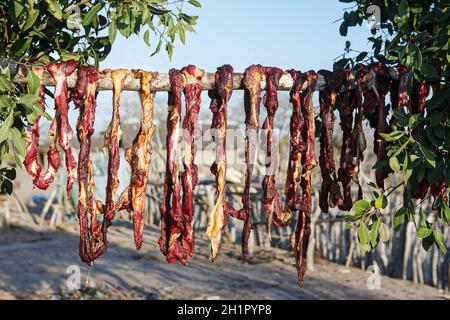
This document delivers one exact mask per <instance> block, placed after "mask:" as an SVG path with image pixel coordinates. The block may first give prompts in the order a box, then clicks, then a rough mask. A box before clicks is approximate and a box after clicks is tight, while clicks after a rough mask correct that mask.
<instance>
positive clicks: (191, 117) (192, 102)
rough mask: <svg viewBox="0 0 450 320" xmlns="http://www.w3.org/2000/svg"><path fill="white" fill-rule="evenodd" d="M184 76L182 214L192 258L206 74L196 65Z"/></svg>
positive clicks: (184, 71)
mask: <svg viewBox="0 0 450 320" xmlns="http://www.w3.org/2000/svg"><path fill="white" fill-rule="evenodd" d="M181 73H182V74H183V75H184V78H185V80H186V83H185V87H184V96H185V98H186V113H185V115H184V118H183V122H182V125H181V128H182V130H183V140H184V158H183V166H184V171H183V173H182V175H181V180H182V184H183V198H182V211H183V215H184V230H183V236H182V244H183V248H184V250H185V251H186V253H187V254H188V257H190V256H192V255H193V254H194V230H193V229H192V221H193V218H194V203H193V192H194V189H195V186H196V185H197V181H198V167H197V165H196V164H195V162H194V161H195V154H196V151H197V150H196V149H197V148H196V146H195V139H197V138H199V137H200V136H201V133H202V130H201V128H200V127H199V125H198V123H197V118H198V112H199V111H200V105H201V103H202V98H201V94H202V84H201V80H202V78H203V75H204V74H205V72H204V71H203V70H201V69H199V68H197V67H195V66H193V65H189V66H187V67H184V68H183V69H181Z"/></svg>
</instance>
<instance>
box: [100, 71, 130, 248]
mask: <svg viewBox="0 0 450 320" xmlns="http://www.w3.org/2000/svg"><path fill="white" fill-rule="evenodd" d="M104 73H105V75H110V76H111V79H112V83H113V112H112V118H111V122H110V123H109V126H108V129H107V131H106V134H105V147H106V148H107V149H108V156H109V159H108V177H107V184H106V200H105V205H104V216H103V223H102V229H103V230H102V232H103V241H104V243H105V245H106V244H107V240H106V232H107V229H108V228H109V226H111V224H112V221H113V220H114V215H115V207H116V199H115V193H116V190H117V188H118V187H119V177H118V170H119V165H120V157H119V141H120V135H121V131H120V94H121V93H122V90H123V87H124V85H125V79H126V77H127V76H128V75H129V74H130V71H129V70H125V69H117V70H112V71H111V70H105V72H104ZM103 250H106V246H105V247H104V249H103ZM99 254H101V253H99Z"/></svg>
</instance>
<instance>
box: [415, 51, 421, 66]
mask: <svg viewBox="0 0 450 320" xmlns="http://www.w3.org/2000/svg"><path fill="white" fill-rule="evenodd" d="M421 66H422V52H420V49H419V48H418V47H417V48H416V53H415V55H414V68H416V69H420V67H421Z"/></svg>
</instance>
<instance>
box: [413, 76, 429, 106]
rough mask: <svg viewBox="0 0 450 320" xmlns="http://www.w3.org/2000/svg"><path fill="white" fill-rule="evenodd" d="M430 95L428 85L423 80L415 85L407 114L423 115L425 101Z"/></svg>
mask: <svg viewBox="0 0 450 320" xmlns="http://www.w3.org/2000/svg"><path fill="white" fill-rule="evenodd" d="M429 93H430V84H429V83H428V82H427V81H425V80H420V81H419V83H415V84H414V86H413V89H412V94H411V104H410V109H409V113H410V114H415V113H423V111H424V108H425V101H426V100H427V97H428V94H429Z"/></svg>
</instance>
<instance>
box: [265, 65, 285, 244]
mask: <svg viewBox="0 0 450 320" xmlns="http://www.w3.org/2000/svg"><path fill="white" fill-rule="evenodd" d="M264 74H265V76H266V94H265V95H264V97H263V105H264V107H265V108H266V110H267V117H266V119H265V120H264V123H263V125H262V130H263V131H262V132H263V135H264V137H265V141H266V146H265V148H266V161H265V165H266V174H265V176H264V178H263V181H262V189H263V205H264V209H265V210H266V215H267V234H268V237H269V240H270V239H271V236H270V228H271V225H272V223H274V224H275V225H276V226H277V227H281V226H283V225H285V224H284V222H283V208H282V206H281V200H280V195H279V193H278V191H277V188H276V183H275V173H276V171H277V169H278V163H279V159H278V154H277V150H276V146H275V143H274V141H273V122H274V119H275V113H276V111H277V109H278V96H277V90H278V85H279V81H280V78H281V76H282V75H283V70H281V69H279V68H275V67H266V68H265V69H264Z"/></svg>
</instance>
